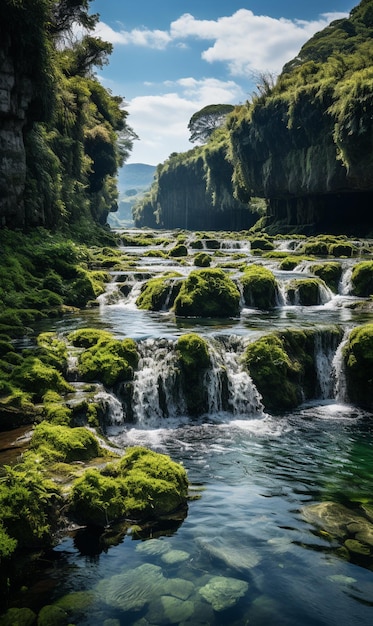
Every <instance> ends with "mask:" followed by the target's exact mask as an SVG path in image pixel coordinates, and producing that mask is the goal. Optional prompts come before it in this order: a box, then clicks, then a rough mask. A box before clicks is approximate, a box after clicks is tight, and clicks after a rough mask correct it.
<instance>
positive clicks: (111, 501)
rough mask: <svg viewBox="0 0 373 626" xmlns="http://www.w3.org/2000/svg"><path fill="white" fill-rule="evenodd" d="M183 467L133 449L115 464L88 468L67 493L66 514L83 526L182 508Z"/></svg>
mask: <svg viewBox="0 0 373 626" xmlns="http://www.w3.org/2000/svg"><path fill="white" fill-rule="evenodd" d="M187 495H188V479H187V475H186V472H185V470H184V468H183V467H182V466H181V465H180V464H178V463H175V462H174V461H172V460H171V459H170V458H169V457H168V456H166V455H164V454H159V453H157V452H153V451H151V450H148V449H146V448H142V447H139V446H137V447H134V448H130V449H128V450H127V452H126V454H125V456H124V457H123V458H122V459H121V461H120V462H119V463H117V464H116V465H112V466H110V467H107V468H106V469H105V470H103V471H99V470H97V469H89V470H87V471H86V472H85V474H84V475H83V476H82V477H81V478H78V479H77V480H76V481H75V483H74V485H73V487H72V491H71V498H70V511H71V513H72V515H73V516H74V517H75V518H76V519H77V520H78V521H79V522H80V523H83V524H94V525H99V526H102V525H105V524H107V523H108V522H110V521H114V520H118V519H121V518H130V519H137V520H145V519H148V518H157V517H159V516H163V515H167V514H170V513H172V512H173V511H175V510H176V509H178V508H179V507H181V506H185V505H186V501H187Z"/></svg>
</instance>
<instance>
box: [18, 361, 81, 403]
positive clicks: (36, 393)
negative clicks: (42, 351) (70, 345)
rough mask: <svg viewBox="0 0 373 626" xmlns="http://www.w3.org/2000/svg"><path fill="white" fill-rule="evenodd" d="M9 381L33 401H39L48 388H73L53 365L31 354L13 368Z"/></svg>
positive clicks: (61, 391) (64, 389)
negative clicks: (27, 394)
mask: <svg viewBox="0 0 373 626" xmlns="http://www.w3.org/2000/svg"><path fill="white" fill-rule="evenodd" d="M11 382H12V384H14V385H15V386H18V387H19V388H20V389H22V390H23V391H26V392H28V393H29V394H30V395H31V397H32V398H33V399H34V400H35V401H37V400H39V401H40V400H41V399H42V397H43V396H44V394H45V393H47V391H49V390H53V391H57V392H59V393H67V392H70V391H73V390H74V389H73V387H72V386H71V385H70V384H69V383H68V382H67V381H66V380H65V379H64V377H63V376H62V374H61V373H60V372H59V371H58V370H57V369H56V368H55V367H53V366H50V365H46V364H45V363H43V362H42V361H41V360H40V359H39V358H37V357H33V356H29V357H26V358H25V359H24V360H23V362H22V363H21V364H20V365H18V366H16V367H15V368H14V370H13V372H12V375H11Z"/></svg>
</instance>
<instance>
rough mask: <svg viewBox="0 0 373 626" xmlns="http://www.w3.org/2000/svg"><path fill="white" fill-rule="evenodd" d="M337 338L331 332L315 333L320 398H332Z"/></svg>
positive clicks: (334, 381)
mask: <svg viewBox="0 0 373 626" xmlns="http://www.w3.org/2000/svg"><path fill="white" fill-rule="evenodd" d="M338 344H339V338H338V337H337V336H336V335H335V334H332V333H326V332H318V333H316V334H315V352H314V359H315V368H316V375H317V380H318V384H319V389H320V398H321V399H322V400H325V399H327V398H333V396H334V391H335V386H336V370H335V367H334V363H335V355H336V352H337V350H338Z"/></svg>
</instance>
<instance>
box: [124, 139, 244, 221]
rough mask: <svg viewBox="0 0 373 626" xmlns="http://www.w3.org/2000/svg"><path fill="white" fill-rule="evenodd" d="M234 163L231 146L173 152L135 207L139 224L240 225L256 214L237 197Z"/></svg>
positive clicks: (213, 146)
mask: <svg viewBox="0 0 373 626" xmlns="http://www.w3.org/2000/svg"><path fill="white" fill-rule="evenodd" d="M232 174H233V168H232V165H231V164H230V162H229V161H228V160H227V159H226V145H224V143H223V144H219V143H218V144H217V145H214V144H210V145H209V147H199V148H195V149H194V150H190V151H189V152H187V153H185V154H176V155H174V156H171V157H170V159H168V161H166V162H165V163H164V164H163V165H161V166H159V167H158V171H157V175H156V180H155V183H154V184H153V186H152V188H151V190H150V192H149V193H148V194H147V195H146V196H145V198H144V200H142V201H141V203H140V204H139V206H138V207H136V208H135V211H134V219H135V224H136V225H137V226H149V227H155V228H185V229H188V230H239V229H247V228H250V226H252V225H253V224H254V222H255V220H256V217H255V216H254V215H253V213H252V212H251V211H250V210H249V208H248V205H247V204H246V203H244V202H241V201H239V200H237V199H235V198H234V197H233V186H232Z"/></svg>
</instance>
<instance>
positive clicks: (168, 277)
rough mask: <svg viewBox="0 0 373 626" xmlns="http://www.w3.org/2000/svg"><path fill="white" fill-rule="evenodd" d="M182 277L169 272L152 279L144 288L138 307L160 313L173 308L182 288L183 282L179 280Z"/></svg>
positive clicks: (137, 301)
mask: <svg viewBox="0 0 373 626" xmlns="http://www.w3.org/2000/svg"><path fill="white" fill-rule="evenodd" d="M180 277H181V275H180V274H178V273H176V272H168V273H167V274H165V275H163V276H158V277H156V278H151V279H150V280H148V281H147V282H146V283H145V284H144V285H143V286H142V289H141V293H140V295H139V297H138V298H137V300H136V306H138V307H139V309H145V310H147V311H160V310H161V309H163V308H164V307H166V306H167V308H170V307H172V306H173V303H174V302H175V298H176V296H177V294H178V293H179V290H180V287H181V282H180V281H179V280H177V279H178V278H180Z"/></svg>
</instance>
